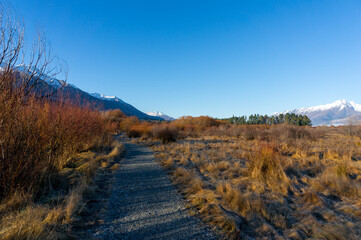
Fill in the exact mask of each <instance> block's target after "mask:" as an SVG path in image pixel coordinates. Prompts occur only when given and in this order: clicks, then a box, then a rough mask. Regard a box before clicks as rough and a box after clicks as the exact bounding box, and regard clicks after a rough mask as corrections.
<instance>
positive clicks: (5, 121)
mask: <svg viewBox="0 0 361 240" xmlns="http://www.w3.org/2000/svg"><path fill="white" fill-rule="evenodd" d="M0 95H1V92H0ZM0 100H1V104H0V105H1V108H0V116H1V124H0V143H1V144H0V145H1V146H0V150H1V154H0V158H1V164H0V199H1V198H3V197H6V196H8V195H9V194H13V193H14V192H15V191H21V192H34V193H37V192H38V191H39V190H40V189H42V190H43V191H46V190H47V189H48V187H51V181H49V178H50V176H51V175H52V174H53V173H54V172H56V171H57V170H58V169H60V168H61V167H62V166H63V165H64V164H65V162H66V159H67V158H68V157H69V156H70V155H71V154H73V153H75V152H78V151H80V150H82V149H84V148H86V147H89V146H91V145H92V144H94V143H95V142H96V140H97V138H99V137H102V135H104V134H106V132H105V128H104V125H105V124H104V121H103V118H102V117H101V115H100V114H99V112H97V111H92V110H90V109H87V108H79V107H76V106H71V105H68V104H65V103H52V102H47V101H40V100H37V99H36V98H34V97H28V99H27V100H26V101H18V100H19V99H18V96H13V99H10V100H9V99H8V100H6V99H4V98H1V96H0Z"/></svg>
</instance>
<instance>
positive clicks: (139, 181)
mask: <svg viewBox="0 0 361 240" xmlns="http://www.w3.org/2000/svg"><path fill="white" fill-rule="evenodd" d="M125 147H126V149H127V153H126V156H125V159H123V160H122V161H121V162H120V168H119V170H117V172H116V173H115V182H114V184H113V189H112V193H111V196H110V199H109V206H108V214H107V216H106V218H105V219H104V224H102V225H101V226H99V227H98V229H97V230H96V233H95V234H93V237H94V239H218V238H217V235H216V234H215V233H213V232H212V231H211V230H210V229H209V228H208V227H206V226H205V225H204V223H202V222H201V221H200V220H199V219H198V218H196V217H194V216H191V215H189V214H188V212H187V210H186V208H185V202H184V199H183V198H182V196H180V194H179V193H178V192H177V190H176V189H175V187H174V186H173V185H172V183H171V182H170V180H169V179H168V177H167V173H166V172H165V171H164V170H163V169H162V168H161V166H160V165H159V164H158V163H157V162H156V161H155V159H154V155H153V152H152V151H151V150H149V149H148V148H146V147H142V146H138V145H135V144H130V143H126V144H125Z"/></svg>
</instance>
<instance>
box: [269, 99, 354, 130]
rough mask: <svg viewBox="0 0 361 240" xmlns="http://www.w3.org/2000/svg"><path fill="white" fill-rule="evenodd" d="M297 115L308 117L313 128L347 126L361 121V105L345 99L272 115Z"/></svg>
mask: <svg viewBox="0 0 361 240" xmlns="http://www.w3.org/2000/svg"><path fill="white" fill-rule="evenodd" d="M286 113H295V114H298V115H306V116H307V117H309V118H310V119H311V121H312V125H313V126H320V125H334V126H339V125H347V124H349V123H350V121H353V120H361V104H357V103H356V102H354V101H350V102H348V101H347V100H345V99H340V100H336V101H335V102H332V103H329V104H323V105H317V106H311V107H306V108H297V109H293V110H288V111H284V112H280V113H274V114H272V115H279V114H286Z"/></svg>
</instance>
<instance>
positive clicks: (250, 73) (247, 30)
mask: <svg viewBox="0 0 361 240" xmlns="http://www.w3.org/2000/svg"><path fill="white" fill-rule="evenodd" d="M10 3H11V5H13V7H14V8H15V10H16V11H17V14H19V15H21V16H22V17H23V18H24V21H25V24H26V28H27V30H28V36H29V38H30V36H31V35H32V33H33V29H35V27H40V28H44V29H45V33H46V36H47V38H48V39H49V40H50V41H51V45H52V48H53V51H54V52H55V53H56V54H57V55H58V56H59V57H60V58H61V59H63V60H64V61H66V62H67V64H68V66H69V76H68V81H69V82H70V83H73V84H75V85H77V86H78V87H79V88H81V89H83V90H85V91H88V92H100V93H104V94H106V95H116V96H118V97H119V98H121V99H123V100H124V101H126V102H128V103H130V104H132V105H134V106H135V107H137V108H138V109H140V110H142V111H144V112H147V111H153V110H159V111H162V112H164V113H166V114H168V115H171V116H174V117H179V116H183V115H193V116H199V115H209V116H213V117H227V116H232V115H233V114H234V115H249V114H252V113H260V114H270V113H273V112H276V111H283V110H289V109H294V108H298V107H307V106H311V105H318V104H325V103H329V102H332V101H335V100H337V99H342V98H345V99H347V100H355V101H356V102H357V103H361V94H360V92H361V1H359V0H356V1H348V0H339V1H332V0H318V1H307V0H302V1H289V0H285V1H281V0H280V1H270V0H265V1H258V0H248V1H241V0H239V1H210V0H208V1H195V0H193V1H188V0H172V1H170V0H164V1H158V0H152V1H137V0H129V1H106V0H104V1H91V0H86V1H85V0H72V1H68V0H62V1H59V0H43V1H39V0H32V1H24V0H22V1H20V0H13V1H10Z"/></svg>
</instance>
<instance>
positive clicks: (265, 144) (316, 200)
mask: <svg viewBox="0 0 361 240" xmlns="http://www.w3.org/2000/svg"><path fill="white" fill-rule="evenodd" d="M260 129H261V130H260ZM217 131H218V130H217V129H215V128H212V131H208V132H207V131H206V132H205V135H203V136H202V137H192V136H189V137H187V138H185V139H184V140H179V141H178V142H176V143H172V144H159V143H156V142H151V141H148V144H149V145H150V146H152V149H153V150H154V152H155V155H156V158H157V159H158V160H159V161H160V162H161V163H162V164H163V166H165V167H166V168H167V169H168V170H169V172H170V174H171V176H172V180H173V182H174V183H175V184H177V186H178V187H179V188H180V190H181V191H182V193H183V194H184V196H185V198H186V199H187V200H188V201H189V202H190V204H191V205H192V206H193V207H194V208H195V210H196V212H197V214H198V215H199V216H200V217H201V218H202V219H203V220H204V221H206V222H209V223H211V224H214V225H215V226H217V227H219V228H220V229H223V231H224V233H225V234H226V236H227V237H228V238H232V239H238V238H255V239H275V238H276V239H309V238H314V239H360V237H361V202H360V197H361V195H360V193H361V191H360V186H361V161H356V160H352V159H357V156H361V148H360V146H361V140H360V138H359V137H355V136H348V135H345V134H344V132H343V129H342V128H340V129H339V128H336V129H335V128H324V127H323V128H318V129H312V128H302V129H293V128H292V129H291V130H289V129H288V128H286V129H283V127H275V128H263V130H262V128H259V129H257V131H258V132H257V133H252V134H255V136H254V137H247V136H246V135H242V132H241V133H240V134H239V135H238V136H236V137H230V136H231V134H228V133H227V136H225V135H223V136H222V134H223V133H224V132H225V131H226V130H224V129H221V131H220V132H221V133H222V134H220V132H217ZM232 131H234V129H232ZM250 131H251V130H250ZM252 131H253V130H252ZM259 131H266V132H267V133H263V134H262V133H260V132H259ZM209 132H211V133H212V134H213V135H212V136H207V134H208V133H209ZM215 132H216V133H217V134H215ZM198 134H199V133H198ZM246 134H251V133H246ZM262 135H263V136H267V138H268V140H264V138H263V139H262V138H260V137H259V136H262ZM360 159H361V157H360Z"/></svg>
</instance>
